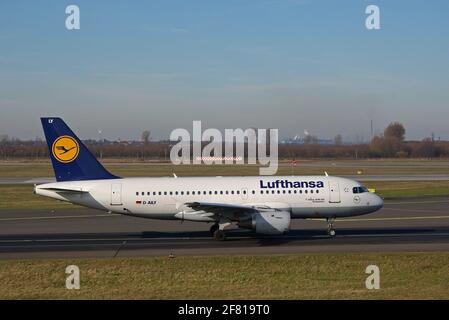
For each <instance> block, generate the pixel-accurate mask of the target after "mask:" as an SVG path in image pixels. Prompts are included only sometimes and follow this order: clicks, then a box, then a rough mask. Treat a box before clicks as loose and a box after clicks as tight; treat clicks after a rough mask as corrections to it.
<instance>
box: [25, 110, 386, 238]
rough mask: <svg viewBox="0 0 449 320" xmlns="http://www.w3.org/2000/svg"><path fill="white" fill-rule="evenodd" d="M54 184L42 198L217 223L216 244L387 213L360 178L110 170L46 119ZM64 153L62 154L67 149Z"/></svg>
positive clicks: (41, 190)
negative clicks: (295, 225) (237, 231)
mask: <svg viewBox="0 0 449 320" xmlns="http://www.w3.org/2000/svg"><path fill="white" fill-rule="evenodd" d="M41 122H42V126H43V130H44V133H45V138H46V141H47V144H48V148H49V154H50V158H51V162H52V165H53V169H54V172H55V177H56V181H57V182H54V183H45V184H40V185H36V186H35V188H34V192H35V193H36V194H38V195H41V196H46V197H50V198H54V199H57V200H62V201H67V202H70V203H73V204H77V205H81V206H85V207H89V208H94V209H98V210H104V211H107V212H110V213H119V214H122V215H127V216H132V217H141V218H149V219H164V220H181V221H183V220H187V221H197V222H207V223H212V226H211V227H210V233H211V235H212V236H213V238H214V239H216V240H224V239H225V238H226V234H225V229H226V228H228V227H229V226H231V224H236V225H237V226H238V227H239V228H244V229H250V230H252V231H254V232H255V234H256V235H284V234H286V233H287V232H288V231H289V229H290V222H291V219H308V218H313V219H323V220H324V219H325V220H326V221H327V233H328V235H329V236H330V237H334V236H335V235H336V232H335V229H334V227H333V224H334V221H335V219H336V218H341V217H350V216H357V215H363V214H368V213H372V212H375V211H377V210H379V209H380V208H382V206H383V200H382V198H381V197H379V196H378V195H376V194H375V193H372V192H369V191H368V189H367V188H366V187H364V186H363V185H362V184H360V183H359V182H357V181H354V180H350V179H346V178H340V177H332V176H329V175H327V173H326V175H324V176H246V177H231V176H230V177H177V176H176V175H174V176H173V177H146V178H145V177H143V178H121V177H118V176H115V175H113V174H111V173H110V172H108V171H107V170H106V169H105V168H104V167H103V166H102V165H101V163H100V162H99V161H98V160H97V159H96V158H95V156H94V155H93V154H92V153H91V152H90V151H89V149H88V148H87V147H86V146H85V145H84V144H83V142H82V141H81V140H80V139H79V138H78V137H77V136H76V135H75V134H74V133H73V131H72V130H71V129H70V128H69V127H68V126H67V125H66V123H65V122H64V121H63V120H62V119H61V118H57V117H53V118H52V117H45V118H41ZM61 151H62V152H61Z"/></svg>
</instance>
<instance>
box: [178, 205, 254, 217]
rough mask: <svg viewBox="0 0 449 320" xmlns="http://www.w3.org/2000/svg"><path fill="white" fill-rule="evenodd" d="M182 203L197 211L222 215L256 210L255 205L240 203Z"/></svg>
mask: <svg viewBox="0 0 449 320" xmlns="http://www.w3.org/2000/svg"><path fill="white" fill-rule="evenodd" d="M184 205H185V206H187V207H189V208H192V209H194V210H197V211H205V212H210V213H213V214H216V215H224V216H230V215H241V214H245V213H252V212H256V211H258V209H257V208H255V207H252V206H246V205H240V204H227V203H210V202H187V203H185V204H184Z"/></svg>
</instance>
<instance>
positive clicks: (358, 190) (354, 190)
mask: <svg viewBox="0 0 449 320" xmlns="http://www.w3.org/2000/svg"><path fill="white" fill-rule="evenodd" d="M364 192H369V191H368V189H367V188H366V187H354V188H352V193H364Z"/></svg>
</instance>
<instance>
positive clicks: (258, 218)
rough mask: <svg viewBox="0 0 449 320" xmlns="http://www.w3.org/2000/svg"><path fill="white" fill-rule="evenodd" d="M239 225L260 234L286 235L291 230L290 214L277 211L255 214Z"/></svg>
mask: <svg viewBox="0 0 449 320" xmlns="http://www.w3.org/2000/svg"><path fill="white" fill-rule="evenodd" d="M238 225H239V227H241V228H246V229H251V230H254V231H255V232H256V233H259V234H269V235H279V234H286V233H287V232H288V231H289V229H290V212H288V211H275V210H273V211H262V212H257V213H253V214H252V215H251V218H250V219H248V220H244V221H240V222H239V224H238Z"/></svg>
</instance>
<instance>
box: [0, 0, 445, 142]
mask: <svg viewBox="0 0 449 320" xmlns="http://www.w3.org/2000/svg"><path fill="white" fill-rule="evenodd" d="M69 4H76V5H78V6H79V7H80V11H81V30H76V31H68V30H67V29H66V28H65V19H66V17H67V15H66V14H65V8H66V6H67V5H69ZM369 4H376V5H378V6H379V7H380V10H381V29H380V30H376V31H374V30H367V29H366V28H365V19H366V14H365V8H366V6H367V5H369ZM448 30H449V2H447V1H444V0H436V1H432V2H424V1H405V0H401V1H384V0H382V1H377V0H373V1H356V0H348V1H345V3H344V5H342V4H341V2H337V1H330V0H328V1H324V0H318V1H308V0H278V1H274V0H249V1H245V2H243V1H238V0H229V1H206V0H202V1H201V0H197V1H194V0H192V1H181V0H176V1H175V0H170V1H156V0H154V1H143V0H139V1H133V2H127V1H106V0H98V1H86V0H74V1H70V2H68V1H39V2H37V1H36V2H30V1H24V0H19V1H2V2H0V112H1V115H0V135H2V134H7V135H9V136H13V137H17V138H21V139H32V138H34V137H36V136H38V137H42V136H43V133H42V129H41V126H40V121H39V117H41V116H60V117H62V118H64V120H65V121H66V122H67V123H68V124H69V125H70V126H71V127H73V128H75V129H76V131H77V132H78V133H79V134H80V136H81V137H82V138H84V139H86V138H93V139H98V138H99V134H98V130H99V129H101V130H102V137H103V138H108V139H111V140H115V139H118V138H121V139H124V140H128V139H139V137H140V134H141V132H142V131H143V130H145V129H150V130H151V132H152V136H153V138H155V139H160V138H167V137H168V135H169V133H170V132H171V131H172V130H173V129H175V128H186V129H188V130H191V129H192V121H193V120H201V121H202V122H203V127H204V128H206V127H208V128H218V129H220V130H223V129H224V128H249V127H260V128H279V130H280V131H279V133H280V134H279V136H280V138H284V137H288V136H294V135H296V134H302V133H303V131H304V130H305V129H307V130H308V131H309V132H310V133H311V134H313V135H317V136H319V137H326V138H333V137H334V136H335V135H337V134H341V135H342V136H343V137H344V139H345V140H354V139H355V137H356V136H359V137H362V136H363V137H365V139H366V138H367V137H368V136H369V134H370V120H373V122H374V131H375V133H379V132H381V131H382V130H383V129H384V128H385V127H386V126H387V125H388V123H390V122H393V121H399V122H401V123H403V124H404V126H405V128H406V129H407V134H406V138H407V139H422V138H424V137H428V136H430V135H431V134H432V133H434V134H435V136H436V137H437V138H438V137H441V139H445V140H449V90H448V89H449V59H448V57H449V37H448V34H447V33H448Z"/></svg>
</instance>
